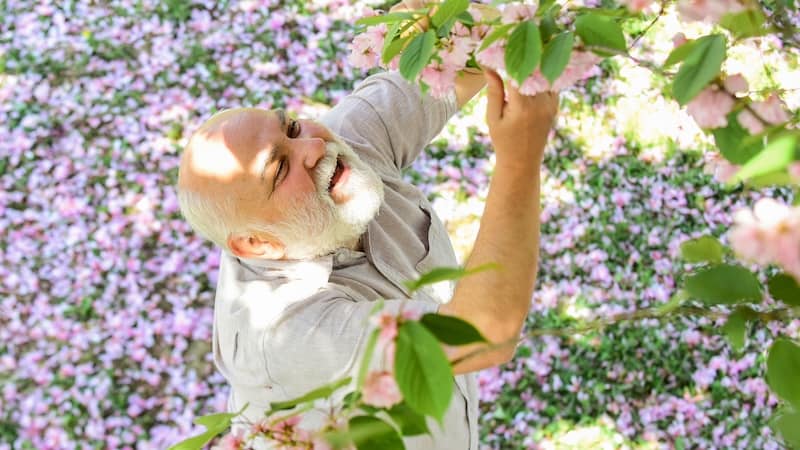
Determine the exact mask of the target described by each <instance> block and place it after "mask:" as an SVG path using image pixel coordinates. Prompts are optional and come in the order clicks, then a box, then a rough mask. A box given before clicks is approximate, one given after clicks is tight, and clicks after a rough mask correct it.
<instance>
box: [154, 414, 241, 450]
mask: <svg viewBox="0 0 800 450" xmlns="http://www.w3.org/2000/svg"><path fill="white" fill-rule="evenodd" d="M245 408H247V405H245V406H244V408H242V410H241V411H239V412H238V413H218V414H210V415H207V416H200V417H197V418H195V419H194V423H196V424H197V425H202V426H204V427H206V431H205V433H203V434H199V435H197V436H194V437H191V438H189V439H186V440H185V441H181V442H178V443H177V444H175V445H173V446H172V447H170V448H169V450H201V449H202V448H204V447H205V445H206V444H208V443H209V442H211V440H212V439H214V438H215V437H217V436H218V435H220V434H222V433H223V432H225V430H227V429H228V428H229V427H230V426H231V421H232V420H233V418H234V417H236V416H238V415H239V414H241V413H242V412H243V411H244V410H245Z"/></svg>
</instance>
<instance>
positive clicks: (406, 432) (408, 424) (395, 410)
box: [387, 402, 430, 436]
mask: <svg viewBox="0 0 800 450" xmlns="http://www.w3.org/2000/svg"><path fill="white" fill-rule="evenodd" d="M387 413H388V414H389V417H391V418H392V420H393V421H394V422H395V423H396V424H397V425H398V426H399V427H400V432H401V433H402V434H403V436H417V435H420V434H425V433H430V430H429V429H428V423H427V422H426V421H425V416H423V415H422V414H419V413H418V412H416V411H414V410H413V409H411V408H409V407H408V405H406V404H405V402H402V403H399V404H397V405H394V406H393V407H392V408H391V409H390V410H389V411H387Z"/></svg>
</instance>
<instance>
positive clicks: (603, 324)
mask: <svg viewBox="0 0 800 450" xmlns="http://www.w3.org/2000/svg"><path fill="white" fill-rule="evenodd" d="M798 309H800V308H798ZM798 313H800V311H797V310H796V309H795V308H777V309H773V310H770V311H764V312H759V311H753V316H752V318H753V320H756V321H759V322H763V323H768V322H772V321H776V320H778V321H787V320H791V319H797V318H800V314H798ZM729 315H730V313H729V312H725V311H718V310H712V309H708V308H702V307H697V306H680V307H677V308H675V309H671V310H665V309H664V308H663V307H661V306H659V307H655V308H645V309H639V310H636V311H633V312H628V313H621V314H615V315H612V316H610V317H606V318H602V319H596V320H592V321H589V322H585V323H583V324H581V325H577V326H574V327H560V328H534V329H532V330H528V331H527V332H526V333H525V335H524V336H523V337H522V338H519V339H516V338H515V339H509V340H507V341H503V342H499V343H496V344H490V345H487V346H484V347H481V348H479V349H477V350H474V351H472V352H469V353H467V354H466V355H464V356H461V357H459V358H457V359H454V360H453V361H451V364H452V365H456V364H459V363H461V362H463V361H465V360H467V359H469V358H473V357H475V356H478V355H480V354H483V353H486V352H490V351H493V350H497V349H500V348H504V347H507V346H510V345H517V344H520V343H522V342H523V341H524V340H525V339H526V338H536V337H541V336H557V337H572V336H576V335H582V334H586V333H589V332H593V331H601V330H603V329H605V328H608V327H609V326H611V325H616V324H618V323H623V322H633V321H638V320H645V319H656V320H659V321H661V320H666V319H673V318H675V317H686V316H695V317H707V318H710V319H715V320H716V319H724V318H726V317H728V316H729Z"/></svg>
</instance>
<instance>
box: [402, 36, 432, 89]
mask: <svg viewBox="0 0 800 450" xmlns="http://www.w3.org/2000/svg"><path fill="white" fill-rule="evenodd" d="M435 42H436V33H435V32H434V31H433V30H428V31H426V32H424V33H422V34H419V35H417V36H416V37H414V39H413V40H412V41H411V42H410V43H409V44H408V47H406V50H405V51H404V52H403V54H402V55H401V56H400V74H402V75H403V77H404V78H405V79H406V80H409V81H414V80H415V79H416V78H417V75H419V73H420V72H421V71H422V68H423V67H425V65H426V64H428V60H429V59H430V58H431V55H433V45H434V43H435Z"/></svg>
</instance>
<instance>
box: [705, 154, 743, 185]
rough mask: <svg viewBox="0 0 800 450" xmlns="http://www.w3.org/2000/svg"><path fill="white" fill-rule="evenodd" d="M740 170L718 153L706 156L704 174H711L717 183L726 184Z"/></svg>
mask: <svg viewBox="0 0 800 450" xmlns="http://www.w3.org/2000/svg"><path fill="white" fill-rule="evenodd" d="M739 169H741V167H740V166H738V165H736V164H731V162H730V161H728V160H727V159H725V158H723V157H722V155H720V154H719V153H718V152H713V153H708V154H706V165H705V168H704V171H705V173H708V174H711V175H712V176H713V177H714V179H715V180H716V181H717V182H718V183H727V182H728V180H730V179H731V178H732V177H733V176H734V175H736V172H738V171H739Z"/></svg>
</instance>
